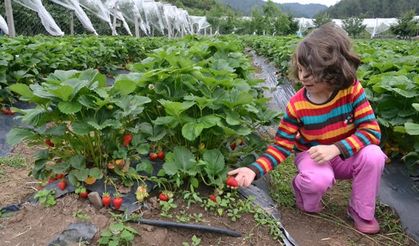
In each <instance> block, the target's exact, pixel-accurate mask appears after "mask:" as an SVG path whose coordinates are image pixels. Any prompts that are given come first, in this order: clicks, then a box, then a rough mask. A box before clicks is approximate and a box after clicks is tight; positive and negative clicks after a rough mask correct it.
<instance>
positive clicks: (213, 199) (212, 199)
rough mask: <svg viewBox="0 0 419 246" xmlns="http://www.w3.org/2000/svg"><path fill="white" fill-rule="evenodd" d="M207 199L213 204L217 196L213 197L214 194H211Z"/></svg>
mask: <svg viewBox="0 0 419 246" xmlns="http://www.w3.org/2000/svg"><path fill="white" fill-rule="evenodd" d="M209 199H210V200H211V201H213V202H217V196H215V195H214V194H211V195H210V196H209Z"/></svg>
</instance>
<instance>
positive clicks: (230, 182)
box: [226, 176, 239, 188]
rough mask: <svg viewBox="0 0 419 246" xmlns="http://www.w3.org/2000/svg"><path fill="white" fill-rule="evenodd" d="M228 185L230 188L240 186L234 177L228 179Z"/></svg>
mask: <svg viewBox="0 0 419 246" xmlns="http://www.w3.org/2000/svg"><path fill="white" fill-rule="evenodd" d="M226 184H227V187H229V188H235V187H238V186H239V183H237V180H236V179H235V178H234V177H233V176H229V177H228V178H227V181H226Z"/></svg>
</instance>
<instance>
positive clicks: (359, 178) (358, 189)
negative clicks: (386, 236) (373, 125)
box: [293, 145, 386, 220]
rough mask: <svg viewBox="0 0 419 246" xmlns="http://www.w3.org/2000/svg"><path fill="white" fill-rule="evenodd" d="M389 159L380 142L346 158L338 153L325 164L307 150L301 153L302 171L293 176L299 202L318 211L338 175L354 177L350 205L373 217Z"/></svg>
mask: <svg viewBox="0 0 419 246" xmlns="http://www.w3.org/2000/svg"><path fill="white" fill-rule="evenodd" d="M385 159H386V155H385V154H384V153H383V151H381V149H380V147H378V146H377V145H368V146H366V147H364V148H362V149H361V150H360V151H359V152H358V153H356V154H355V155H354V156H352V157H350V158H348V159H346V160H342V159H341V158H340V157H339V156H337V157H335V158H334V159H332V160H330V161H329V162H328V163H324V164H317V163H316V162H315V161H313V160H312V159H311V158H310V155H309V154H308V153H307V151H304V152H301V153H298V154H297V156H296V158H295V164H296V166H297V168H298V174H297V176H296V177H295V178H294V180H293V185H294V190H295V192H296V193H298V194H296V200H297V205H298V206H299V207H300V208H302V209H303V210H305V211H307V212H318V211H319V210H320V209H321V199H322V197H323V195H324V193H325V192H326V191H327V190H328V189H330V188H331V187H332V186H333V184H334V183H335V180H336V179H352V193H351V199H350V201H349V206H350V207H351V208H352V209H353V210H355V212H356V213H357V214H358V215H359V216H360V217H361V218H363V219H365V220H372V219H373V218H374V213H375V201H376V196H377V194H378V189H379V187H380V180H381V174H382V172H383V168H384V163H385ZM297 196H298V197H297ZM298 198H299V199H298ZM299 200H300V201H299ZM298 203H300V204H298Z"/></svg>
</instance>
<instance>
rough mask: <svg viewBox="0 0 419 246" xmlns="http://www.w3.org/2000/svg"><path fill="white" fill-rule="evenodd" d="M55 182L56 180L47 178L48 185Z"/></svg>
mask: <svg viewBox="0 0 419 246" xmlns="http://www.w3.org/2000/svg"><path fill="white" fill-rule="evenodd" d="M55 180H57V178H49V179H48V184H51V183H54V182H55Z"/></svg>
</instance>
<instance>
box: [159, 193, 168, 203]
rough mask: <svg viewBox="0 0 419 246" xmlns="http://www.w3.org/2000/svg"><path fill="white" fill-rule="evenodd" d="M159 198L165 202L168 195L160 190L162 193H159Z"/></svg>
mask: <svg viewBox="0 0 419 246" xmlns="http://www.w3.org/2000/svg"><path fill="white" fill-rule="evenodd" d="M159 200H160V201H163V202H167V201H169V196H168V195H166V194H164V193H163V192H162V193H160V195H159Z"/></svg>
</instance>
